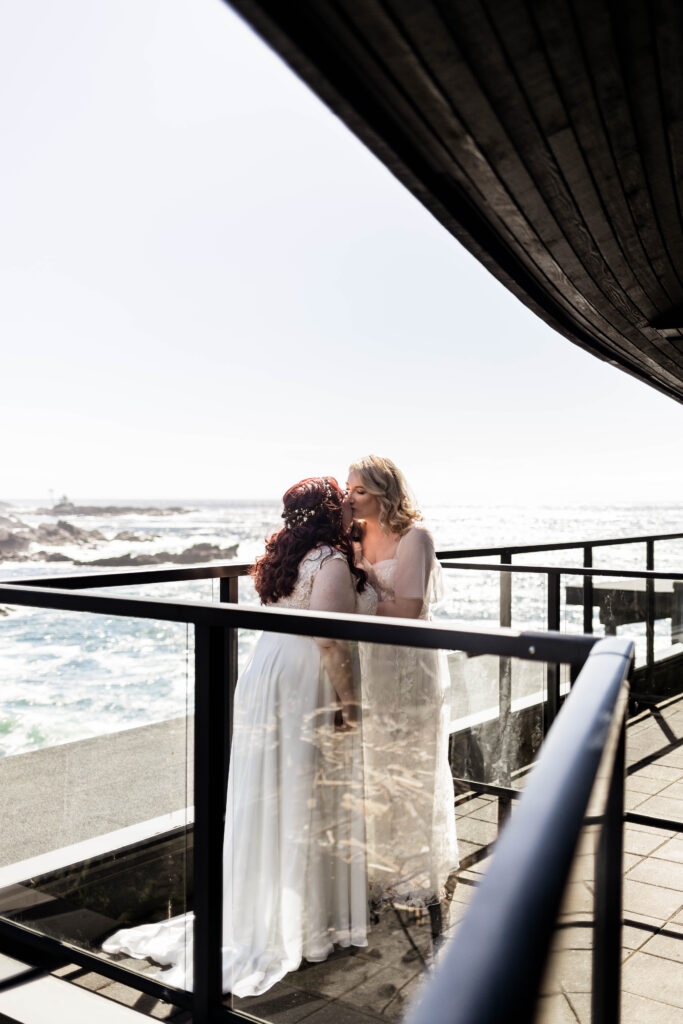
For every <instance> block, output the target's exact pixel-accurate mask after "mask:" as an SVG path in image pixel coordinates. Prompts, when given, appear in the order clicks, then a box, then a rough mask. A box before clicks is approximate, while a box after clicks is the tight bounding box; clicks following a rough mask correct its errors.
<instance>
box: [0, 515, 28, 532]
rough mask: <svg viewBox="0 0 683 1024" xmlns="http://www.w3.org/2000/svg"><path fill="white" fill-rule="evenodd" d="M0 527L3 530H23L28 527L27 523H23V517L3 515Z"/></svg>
mask: <svg viewBox="0 0 683 1024" xmlns="http://www.w3.org/2000/svg"><path fill="white" fill-rule="evenodd" d="M0 529H3V530H22V529H27V527H26V523H22V521H21V519H17V517H16V516H13V515H9V516H2V515H0Z"/></svg>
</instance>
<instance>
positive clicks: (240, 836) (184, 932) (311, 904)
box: [103, 477, 377, 997]
mask: <svg viewBox="0 0 683 1024" xmlns="http://www.w3.org/2000/svg"><path fill="white" fill-rule="evenodd" d="M343 500H344V495H343V493H342V491H341V489H340V487H339V485H338V483H337V481H336V480H335V479H334V478H332V477H316V478H311V479H307V480H302V481H301V482H300V483H298V484H295V485H294V486H293V487H290V489H289V490H288V491H287V492H286V493H285V495H284V498H283V504H284V511H283V512H282V518H283V519H284V526H283V527H282V529H281V530H279V531H278V532H277V533H275V534H274V535H273V536H272V537H271V538H270V539H269V540H268V541H267V542H266V552H265V554H264V556H263V558H261V559H260V560H259V561H257V562H256V565H255V566H254V568H253V570H252V575H253V578H254V584H255V587H256V591H257V593H258V595H259V597H260V599H261V602H262V603H263V604H265V605H268V606H269V607H275V608H296V609H311V610H316V611H323V612H325V611H326V612H354V611H359V612H364V613H373V612H374V611H375V609H376V606H377V597H376V595H375V593H374V591H373V590H372V588H371V587H369V586H368V585H366V583H367V574H366V573H365V571H364V570H363V569H362V568H359V567H357V566H356V565H355V563H354V551H353V547H352V544H351V541H350V540H349V537H348V535H347V533H346V529H345V525H344V523H343V518H342V504H343ZM356 691H357V680H356V679H355V678H354V671H353V664H352V658H351V649H350V645H349V644H348V642H346V641H336V640H326V639H319V638H316V639H313V638H311V637H306V636H295V635H291V634H284V633H268V632H264V633H263V634H262V635H261V637H260V639H259V641H258V643H257V644H256V648H255V650H254V654H253V656H252V659H251V662H250V663H249V665H248V666H247V668H246V669H245V671H244V672H243V673H242V675H241V676H240V678H239V681H238V683H237V687H236V690H235V698H234V712H233V714H234V718H233V739H232V749H231V754H230V774H229V780H228V797H227V807H226V817H225V842H224V850H223V990H224V991H226V992H231V993H232V994H233V995H234V996H238V997H243V996H252V995H259V994H261V993H262V992H265V991H267V990H268V989H269V988H271V987H272V986H273V985H274V984H276V982H278V981H280V980H281V979H282V978H283V977H284V976H285V974H287V973H288V972H289V971H294V970H296V968H297V967H298V966H299V965H300V963H301V961H302V960H303V959H306V960H311V961H320V960H325V959H326V958H327V956H328V955H329V954H330V953H331V952H332V949H333V947H334V945H335V944H338V945H340V946H350V945H355V946H365V945H367V938H366V932H367V916H368V905H367V872H366V864H365V834H364V824H363V799H364V791H363V773H362V753H361V743H360V735H359V733H360V729H358V728H357V724H358V707H359V695H358V694H357V692H356ZM191 925H192V915H184V916H182V917H178V918H171V919H170V920H167V921H163V922H161V923H160V924H152V925H142V926H140V927H138V928H131V929H126V930H123V931H119V932H117V933H116V934H115V935H113V936H112V937H111V938H110V939H108V940H107V942H106V943H105V944H104V945H103V949H104V950H105V952H110V953H113V952H121V953H127V954H128V955H131V956H135V957H143V958H148V959H153V960H155V961H156V962H157V963H160V964H163V965H172V966H171V967H170V969H169V970H167V971H163V972H161V973H160V974H159V980H160V981H163V982H165V983H167V984H170V985H175V986H178V987H179V988H185V989H187V988H191V986H192V978H191V966H192V927H191Z"/></svg>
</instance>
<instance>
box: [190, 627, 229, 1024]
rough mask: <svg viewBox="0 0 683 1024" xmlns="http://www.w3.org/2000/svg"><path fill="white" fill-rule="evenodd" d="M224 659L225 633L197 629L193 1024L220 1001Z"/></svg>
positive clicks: (200, 1023)
mask: <svg viewBox="0 0 683 1024" xmlns="http://www.w3.org/2000/svg"><path fill="white" fill-rule="evenodd" d="M226 660H227V637H226V630H225V629H224V628H223V627H221V626H195V719H194V811H195V821H194V850H193V856H194V870H193V889H194V895H193V902H194V957H193V961H194V1005H193V1011H192V1020H193V1021H194V1024H209V1021H210V1020H211V1018H212V1014H213V1012H214V1011H215V1010H216V1008H218V1007H219V1006H220V1004H221V1000H222V987H223V986H222V963H221V959H222V954H221V947H222V944H223V943H222V930H223V920H222V919H223V898H222V897H223V816H224V809H225V798H224V794H223V764H224V750H225V746H226V742H225V740H226V732H227V729H226V726H227V724H228V723H227V701H226V687H225V665H226Z"/></svg>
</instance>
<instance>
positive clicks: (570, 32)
mask: <svg viewBox="0 0 683 1024" xmlns="http://www.w3.org/2000/svg"><path fill="white" fill-rule="evenodd" d="M231 3H232V6H233V7H234V8H235V9H236V10H238V11H239V12H240V13H241V14H242V15H243V16H244V17H245V18H246V20H247V21H249V22H250V23H251V24H252V26H253V27H254V28H255V29H256V30H257V31H258V32H259V33H260V34H261V35H262V36H263V37H264V38H265V39H266V41H268V42H269V43H270V44H271V45H272V46H273V47H274V49H276V50H277V51H278V52H279V53H280V54H281V55H282V56H283V57H284V59H285V60H286V61H288V63H289V64H290V65H291V66H292V67H293V69H294V70H295V71H296V72H297V73H298V74H299V75H300V76H301V77H302V78H303V79H304V80H305V81H306V82H308V84H309V85H310V86H311V87H312V88H313V89H314V90H315V91H316V92H317V93H318V94H319V95H320V96H321V97H322V99H324V100H325V102H327V103H328V104H329V106H330V107H331V108H332V109H333V110H334V111H335V112H336V113H337V114H338V115H339V116H340V117H341V118H342V119H343V120H344V121H345V122H346V124H347V125H348V126H349V127H350V128H351V129H352V130H353V131H354V132H355V133H356V134H357V135H358V136H359V137H360V138H361V139H362V140H363V142H364V143H365V144H366V145H367V146H368V147H369V148H370V149H371V150H372V151H373V152H374V153H376V154H377V155H378V156H379V157H380V159H381V160H383V161H384V163H385V164H386V165H387V166H388V167H389V168H390V169H391V170H392V171H393V173H394V174H395V175H396V176H397V177H398V178H399V179H400V180H401V181H402V182H404V184H405V185H406V186H407V187H408V188H409V189H410V190H411V191H412V192H413V193H414V194H415V195H416V196H417V197H418V198H419V199H420V200H421V201H422V202H423V203H424V205H425V206H426V207H428V209H429V210H431V211H432V213H433V214H434V215H435V216H436V217H437V218H438V219H439V220H440V221H441V222H442V223H443V224H444V225H445V226H446V227H447V228H448V229H449V230H450V231H451V232H452V233H453V234H454V235H455V237H456V238H458V239H459V240H460V241H461V242H462V243H463V245H465V246H466V247H467V248H468V249H469V250H470V251H471V252H472V253H473V254H474V255H475V256H476V257H477V258H478V259H479V260H481V262H482V263H483V264H484V265H485V266H486V267H487V268H488V269H489V270H490V271H491V272H492V273H493V274H494V275H495V276H496V277H497V278H498V279H499V280H500V281H501V282H502V283H503V284H505V285H506V287H508V288H509V289H510V290H511V291H512V292H514V294H515V295H517V296H518V297H519V298H520V299H521V300H522V301H523V302H525V303H526V305H527V306H529V307H530V308H531V309H532V310H534V312H535V313H537V314H538V315H539V316H541V317H542V318H543V319H544V320H545V321H546V322H547V323H548V324H550V325H551V326H552V327H553V328H555V329H556V330H558V331H560V332H561V333H562V334H563V335H564V336H565V337H567V338H569V339H570V340H571V341H573V342H575V343H576V344H578V345H580V346H581V347H582V348H585V349H587V350H589V351H590V352H592V353H593V354H595V355H597V356H599V357H600V358H601V359H606V360H608V361H610V362H612V363H614V364H615V365H616V366H619V367H620V368H621V369H623V370H626V371H627V372H628V373H631V374H633V375H634V376H636V377H639V378H640V379H642V380H644V381H646V382H647V383H648V384H650V385H652V386H653V387H655V388H658V389H659V390H660V391H663V392H664V393H665V394H667V395H670V396H671V397H674V398H676V399H677V400H678V401H683V222H682V217H681V208H682V206H683V0H618V2H609V0H291V2H286V0H231ZM453 288H454V293H457V281H454V283H453ZM484 315H485V314H484V313H482V319H483V318H484ZM482 343H483V342H482Z"/></svg>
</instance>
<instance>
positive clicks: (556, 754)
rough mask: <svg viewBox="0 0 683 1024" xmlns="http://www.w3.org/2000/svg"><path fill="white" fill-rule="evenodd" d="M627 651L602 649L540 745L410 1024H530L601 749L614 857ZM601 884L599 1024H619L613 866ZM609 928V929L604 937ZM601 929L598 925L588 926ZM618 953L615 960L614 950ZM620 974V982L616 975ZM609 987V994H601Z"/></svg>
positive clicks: (625, 644)
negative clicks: (608, 884)
mask: <svg viewBox="0 0 683 1024" xmlns="http://www.w3.org/2000/svg"><path fill="white" fill-rule="evenodd" d="M632 661H633V644H632V642H630V641H624V640H619V639H615V638H610V639H607V640H601V641H600V642H599V643H598V644H597V645H596V646H595V648H594V649H593V651H592V653H591V655H590V657H589V658H588V660H587V662H586V664H585V666H584V668H583V669H582V671H581V674H580V676H579V678H578V679H577V682H576V685H575V687H574V690H573V692H572V694H571V696H570V697H569V699H568V700H567V702H566V705H565V708H564V711H563V713H562V716H561V718H559V719H558V720H557V721H556V723H555V725H554V726H553V729H552V730H551V732H550V733H549V735H548V738H547V739H546V741H545V743H544V745H543V747H542V748H541V754H540V757H539V760H538V762H537V765H536V768H535V769H534V770H533V771H532V774H531V777H530V780H529V783H528V784H527V787H526V789H525V791H524V794H523V796H522V798H521V800H520V801H519V803H518V804H517V809H516V811H515V813H514V814H513V816H512V818H511V820H510V822H509V824H508V825H506V826H505V829H504V831H503V833H502V836H501V838H500V840H499V843H498V846H497V849H496V851H495V853H494V856H493V859H492V862H491V864H490V866H489V868H488V870H487V872H486V875H485V877H484V880H483V882H482V884H481V886H480V887H479V888H478V889H477V891H476V893H475V895H474V897H473V899H472V902H471V904H470V906H469V908H468V910H467V913H466V914H465V917H464V919H463V920H462V922H461V923H460V925H459V926H458V930H457V932H456V935H455V937H454V938H453V940H452V942H451V943H450V946H449V947H448V949H447V950H446V951H445V953H444V959H443V961H442V962H441V964H440V965H439V967H438V969H437V971H436V974H435V976H434V978H433V980H432V981H431V982H430V983H429V985H428V986H427V988H426V991H425V993H424V996H423V997H422V999H421V1000H420V1002H419V1004H418V1005H417V1006H416V1007H415V1008H414V1009H413V1011H412V1013H410V1014H409V1016H408V1018H407V1021H408V1024H500V1021H502V1020H505V1021H510V1022H515V1024H527V1022H530V1021H532V1020H533V1017H534V1009H535V1003H536V998H537V994H538V990H539V986H540V982H541V978H542V972H543V969H544V966H545V963H546V960H547V957H548V951H549V948H550V940H551V936H552V932H553V929H554V927H555V924H556V920H557V914H558V911H559V908H560V903H561V900H562V895H563V892H564V889H565V886H566V883H567V879H568V877H569V873H570V869H571V865H572V860H573V856H574V850H575V848H576V844H577V841H578V838H579V835H580V832H581V828H582V825H583V822H584V817H585V814H586V810H587V807H588V802H589V799H590V796H591V793H592V791H593V787H594V783H595V780H596V776H597V773H598V769H599V768H600V765H601V758H602V755H603V751H604V750H605V748H606V747H607V748H608V749H610V753H611V755H612V763H611V764H610V765H609V773H610V777H611V782H612V785H611V789H610V799H609V800H608V801H607V804H608V806H607V807H606V812H605V822H604V824H605V827H606V828H607V829H609V833H610V834H609V842H608V843H603V844H602V849H603V856H605V857H606V856H608V855H609V856H612V857H614V855H615V850H617V851H618V850H620V848H621V847H620V840H619V838H618V837H617V836H616V835H615V829H616V831H617V832H618V833H619V835H620V833H621V825H622V822H621V815H620V813H619V792H621V794H622V807H623V765H622V772H621V777H619V764H620V756H619V750H620V749H621V751H622V755H623V745H622V743H621V742H620V737H623V727H624V717H625V712H626V706H627V695H628V686H627V683H626V678H627V675H628V672H629V670H630V666H631V664H632ZM608 876H609V877H611V878H612V879H619V881H618V885H617V888H616V889H615V888H614V887H612V889H611V890H609V891H608V892H607V893H604V892H602V891H600V886H601V885H603V884H604V882H605V878H604V876H603V873H601V869H600V867H599V868H598V871H597V875H596V883H597V887H598V891H597V892H596V902H597V906H596V912H598V913H599V914H600V915H601V917H602V921H601V929H602V934H605V935H608V936H609V944H607V945H606V943H605V942H599V943H595V945H594V962H593V987H594V991H595V990H596V989H597V992H596V994H594V1006H595V1005H596V1004H597V1005H599V1006H600V1007H602V1008H604V1007H610V1006H611V1011H610V1012H609V1013H607V1014H606V1015H601V1016H600V1017H599V1018H594V1019H599V1020H600V1021H601V1024H608V1022H613V1024H616V1022H617V1021H618V1019H619V958H620V927H621V926H620V912H621V900H620V895H619V894H620V892H621V888H620V887H621V881H620V879H621V866H620V864H618V863H615V862H614V860H613V861H612V863H611V864H610V865H609V872H608ZM605 922H606V923H607V924H608V927H607V928H604V927H603V925H604V924H605ZM596 925H597V922H596ZM615 941H616V950H615V948H614V945H615ZM615 962H616V973H615ZM605 986H606V988H607V990H605Z"/></svg>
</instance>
